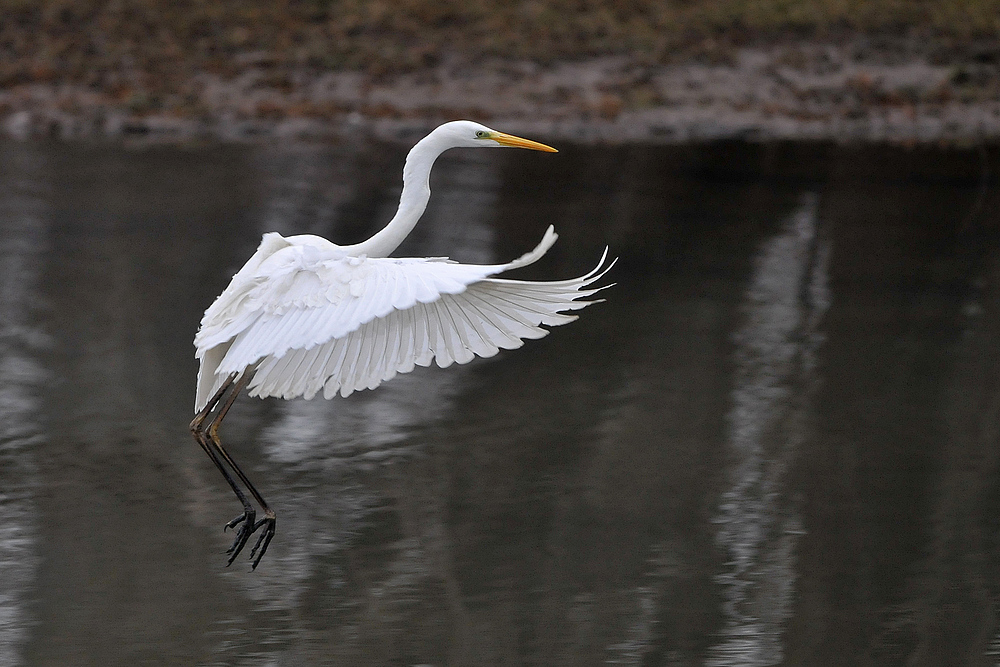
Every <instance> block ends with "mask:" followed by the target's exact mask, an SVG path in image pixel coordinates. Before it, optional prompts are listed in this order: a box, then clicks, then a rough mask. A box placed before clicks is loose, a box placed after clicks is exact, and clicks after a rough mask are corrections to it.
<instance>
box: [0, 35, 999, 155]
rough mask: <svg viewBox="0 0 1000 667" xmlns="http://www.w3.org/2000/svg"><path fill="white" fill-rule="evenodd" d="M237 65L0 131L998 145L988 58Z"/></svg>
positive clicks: (816, 54) (846, 49)
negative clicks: (468, 132)
mask: <svg viewBox="0 0 1000 667" xmlns="http://www.w3.org/2000/svg"><path fill="white" fill-rule="evenodd" d="M255 58H256V59H255ZM240 66H241V68H240V71H239V72H238V73H237V74H235V75H232V76H225V77H224V76H221V75H219V74H213V73H209V72H197V73H194V74H192V76H191V77H190V82H189V84H188V86H187V89H186V91H185V93H184V95H183V96H174V97H172V98H169V97H168V98H157V97H156V96H146V97H144V96H143V95H144V94H143V93H142V91H141V90H140V91H138V92H137V91H132V92H130V94H129V95H128V96H125V97H123V96H122V95H121V94H119V93H116V92H115V91H106V90H100V89H95V88H94V87H87V86H82V85H73V84H67V83H53V82H30V83H25V84H21V85H13V86H8V87H6V88H3V89H0V134H2V135H5V136H7V137H10V138H14V139H37V138H58V139H64V140H89V139H113V140H114V139H121V138H126V139H145V140H153V141H181V142H183V141H190V140H199V139H212V140H223V141H261V140H270V139H282V140H285V139H301V140H338V139H342V138H344V137H348V136H359V135H360V136H367V137H372V138H378V139H382V140H403V141H408V140H410V139H411V138H412V136H414V135H419V134H420V133H422V132H424V131H426V130H427V129H429V128H431V127H433V126H435V125H436V124H438V123H440V122H443V121H445V120H451V119H455V118H470V119H475V120H480V121H482V122H486V123H489V124H491V125H493V126H495V127H498V128H503V129H504V130H507V131H512V132H521V133H525V134H529V135H531V136H538V137H547V138H550V139H554V140H570V141H573V142H575V143H583V144H587V143H612V144H614V143H652V144H663V143H683V142H692V141H713V140H722V139H740V140H747V141H772V140H806V141H834V142H875V143H898V144H929V143H946V144H952V145H967V144H974V143H992V142H996V141H997V140H998V139H1000V95H998V91H1000V76H998V73H997V65H996V63H995V62H990V61H988V60H987V61H985V62H984V61H983V59H978V60H977V59H965V60H964V61H962V62H954V63H948V62H945V63H940V62H932V61H931V60H930V59H928V58H926V57H923V56H921V55H919V54H900V53H896V52H892V51H888V50H883V51H879V50H878V49H874V50H873V49H870V48H869V49H859V48H858V47H857V44H847V45H845V44H819V43H812V42H801V43H783V44H775V45H770V46H755V47H744V48H740V49H736V50H734V51H733V52H732V53H731V54H730V55H729V57H727V58H726V59H725V60H724V61H723V62H706V61H704V60H700V61H699V60H689V61H686V62H677V63H669V64H648V63H643V62H641V61H639V60H637V59H632V58H629V57H627V56H614V57H600V58H590V59H585V60H575V61H567V62H558V63H553V64H549V65H544V66H543V65H539V64H536V63H534V62H531V61H511V60H493V61H486V62H480V63H477V64H468V63H463V62H452V63H448V62H445V63H441V64H438V65H436V66H434V67H433V68H426V69H423V70H418V71H414V72H409V73H404V74H398V75H395V76H391V77H386V76H381V77H379V76H375V75H371V74H366V73H362V72H356V71H315V70H307V69H301V70H297V69H295V68H294V67H293V68H288V67H280V68H278V67H274V66H273V65H272V64H271V63H269V62H268V61H267V58H266V56H264V55H263V54H261V55H259V56H254V55H253V54H250V55H248V56H246V57H244V58H243V60H242V61H241V63H240Z"/></svg>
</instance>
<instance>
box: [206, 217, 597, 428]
mask: <svg viewBox="0 0 1000 667" xmlns="http://www.w3.org/2000/svg"><path fill="white" fill-rule="evenodd" d="M279 238H280V237H279ZM282 240H283V241H288V240H286V239H282ZM555 240H556V234H555V232H554V231H553V230H552V228H551V227H550V228H549V229H548V230H547V231H546V233H545V236H544V237H543V239H542V241H541V243H540V244H539V245H538V247H536V248H535V249H534V250H533V251H532V252H530V253H527V254H526V255H524V256H522V257H521V258H519V259H517V260H515V261H513V262H510V263H508V264H498V265H482V266H481V265H470V264H457V263H453V262H449V261H446V260H442V259H418V258H405V259H395V258H362V257H344V256H343V255H342V254H338V253H337V251H336V250H335V248H336V247H335V246H332V245H331V246H329V247H328V248H327V247H317V246H313V245H295V244H289V245H286V246H285V247H283V248H280V249H277V250H276V251H274V252H273V253H272V254H270V255H269V256H268V257H266V258H264V259H263V260H262V261H259V262H257V264H256V266H255V267H254V268H253V269H252V270H247V268H246V267H245V268H244V269H243V270H241V272H240V273H239V274H237V277H241V274H243V275H242V277H241V281H240V285H241V286H235V283H236V282H237V279H236V278H234V279H233V283H234V284H233V285H230V288H227V290H226V291H225V292H223V294H222V295H221V296H220V297H219V300H218V301H217V304H218V303H219V301H222V300H223V299H224V298H225V299H226V301H225V303H224V304H220V305H219V307H216V304H213V306H212V307H211V308H209V310H208V311H206V313H205V318H204V319H203V320H202V326H201V329H200V330H199V332H198V335H197V336H196V338H195V346H196V348H197V357H198V358H199V359H201V369H200V371H199V377H198V396H197V400H196V410H200V409H201V408H202V407H203V406H204V405H205V403H207V401H208V397H209V396H211V395H212V394H213V393H214V392H215V391H216V390H217V389H218V387H220V386H221V384H222V382H223V381H224V380H225V378H226V377H228V376H229V375H230V374H232V373H239V372H243V371H244V370H245V369H246V368H247V367H249V366H252V365H254V364H257V366H256V371H255V374H254V377H253V378H252V379H251V381H250V385H249V386H250V394H251V395H254V396H279V397H282V398H294V397H296V396H305V397H306V398H312V397H313V396H315V395H316V394H317V393H318V392H319V391H320V390H322V391H323V394H324V396H326V397H327V398H330V397H332V396H334V395H335V394H336V393H337V392H338V391H339V393H340V394H341V395H342V396H348V395H350V394H351V393H352V392H354V391H356V390H358V389H365V388H368V389H374V388H375V387H377V386H378V385H379V384H381V383H382V382H383V381H385V380H388V379H390V378H392V377H393V376H395V375H396V374H397V373H407V372H409V371H411V370H413V368H414V366H417V365H419V366H427V365H429V364H430V363H431V361H432V360H434V359H436V360H437V363H438V365H439V366H441V367H446V366H449V365H451V364H452V363H454V362H458V363H467V362H469V361H471V360H472V359H473V358H474V357H475V356H480V357H489V356H493V355H494V354H496V353H497V352H498V351H499V350H500V349H512V348H516V347H520V346H521V345H522V344H523V342H522V339H525V338H541V337H542V336H544V335H546V334H547V333H548V331H546V330H545V329H542V328H541V327H540V325H549V326H553V325H558V324H565V323H566V322H570V321H572V320H574V319H576V317H575V316H573V315H566V314H564V312H565V311H572V310H577V309H580V308H583V307H584V306H586V305H588V304H589V303H592V302H590V301H577V299H580V298H582V297H586V296H590V295H591V294H593V293H594V292H596V291H597V290H596V289H593V288H591V289H587V288H588V287H589V286H590V285H591V284H592V283H594V282H595V281H596V280H598V279H599V278H600V277H601V276H602V275H604V272H605V271H606V270H607V268H610V266H608V267H607V268H606V269H604V270H603V271H602V270H601V268H602V267H603V265H604V262H605V259H606V256H607V252H605V256H604V257H602V258H601V262H600V264H598V267H597V268H595V269H594V270H593V271H591V272H590V273H588V274H586V275H584V276H581V277H579V278H573V279H570V280H563V281H551V282H529V281H518V280H505V279H501V278H494V277H492V276H495V275H496V274H499V273H502V272H504V271H508V270H510V269H514V268H518V267H521V266H526V265H528V264H531V263H533V262H535V261H537V260H538V259H539V258H540V257H541V256H542V255H544V254H545V252H546V251H547V250H548V249H549V248H550V247H551V246H552V244H553V243H554V242H555ZM262 248H263V244H262ZM331 248H333V249H334V250H331ZM260 252H261V251H258V254H260ZM254 257H257V255H255V256H254ZM251 262H253V258H252V259H251ZM249 264H250V263H249V262H248V266H249ZM244 271H245V272H246V273H244Z"/></svg>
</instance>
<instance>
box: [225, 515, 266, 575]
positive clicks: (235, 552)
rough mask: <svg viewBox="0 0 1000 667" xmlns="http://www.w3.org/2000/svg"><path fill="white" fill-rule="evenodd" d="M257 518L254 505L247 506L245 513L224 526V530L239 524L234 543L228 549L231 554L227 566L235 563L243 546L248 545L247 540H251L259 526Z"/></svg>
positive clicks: (227, 551)
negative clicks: (256, 521)
mask: <svg viewBox="0 0 1000 667" xmlns="http://www.w3.org/2000/svg"><path fill="white" fill-rule="evenodd" d="M256 519H257V512H255V511H254V509H253V508H252V507H247V508H246V509H245V510H243V514H241V515H239V516H238V517H236V518H235V519H233V520H232V521H230V522H229V523H227V524H226V526H225V528H223V531H226V530H229V529H230V528H236V527H237V526H239V528H238V529H237V530H236V538H235V539H234V540H233V545H232V546H231V547H229V548H228V549H227V550H226V553H227V554H229V562H228V563H226V567H229V566H230V565H232V564H233V561H234V560H236V557H237V556H239V555H240V552H241V551H243V547H245V546H246V545H247V540H249V539H250V536H251V535H253V533H254V531H255V530H257V526H258V525H259V524H257V523H254V521H255V520H256ZM261 521H263V519H261ZM255 548H256V547H255Z"/></svg>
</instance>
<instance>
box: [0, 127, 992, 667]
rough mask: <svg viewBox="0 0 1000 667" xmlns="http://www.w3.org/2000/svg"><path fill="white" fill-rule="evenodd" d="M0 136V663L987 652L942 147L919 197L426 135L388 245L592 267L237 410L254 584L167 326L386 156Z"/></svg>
mask: <svg viewBox="0 0 1000 667" xmlns="http://www.w3.org/2000/svg"><path fill="white" fill-rule="evenodd" d="M2 148H3V151H2V152H0V157H2V165H0V180H2V182H3V183H4V188H0V233H2V234H3V238H4V241H5V243H4V246H3V248H2V251H0V290H2V291H0V316H2V317H0V331H2V333H3V336H0V379H2V380H3V383H2V384H0V408H2V410H3V417H4V419H3V420H2V421H0V510H2V512H3V518H4V521H3V523H2V524H0V574H2V575H3V576H0V663H3V664H27V665H36V664H37V665H49V664H92V663H107V664H136V663H143V662H148V663H151V664H152V663H162V662H173V663H176V664H234V665H270V664H288V665H297V664H327V665H387V664H390V665H395V664H398V665H417V664H427V665H431V664H432V665H461V664H537V665H597V664H609V663H610V664H631V665H654V664H656V665H659V664H663V665H700V664H706V663H707V664H716V665H722V664H726V665H730V664H777V663H782V662H784V663H787V664H844V663H850V664H901V663H904V662H907V661H909V662H910V663H912V664H928V665H929V664H941V663H945V662H948V661H949V658H950V657H951V656H954V655H959V654H961V655H963V656H970V657H969V659H968V660H967V662H974V663H975V662H983V661H986V660H992V659H993V657H992V656H993V653H995V646H994V647H993V648H991V642H993V644H994V645H995V644H997V642H996V641H994V640H993V639H992V638H993V637H996V636H997V627H998V624H997V622H996V618H997V616H996V613H995V609H994V606H995V600H997V599H1000V598H998V596H1000V542H998V540H997V539H996V538H995V535H997V534H1000V524H998V522H997V519H996V517H998V516H1000V511H997V509H998V508H1000V481H998V480H1000V472H998V471H1000V457H998V455H997V454H996V452H997V449H996V446H995V444H996V438H997V435H996V434H997V429H996V423H998V419H997V418H996V415H997V405H1000V402H998V401H997V400H996V396H995V394H996V387H997V383H996V382H995V381H994V379H993V378H995V377H997V376H998V373H997V370H998V368H1000V364H998V361H997V360H998V359H1000V345H998V343H997V341H998V340H1000V329H998V326H997V323H998V322H1000V318H998V317H997V313H1000V308H998V306H997V304H998V303H1000V302H998V301H997V293H996V285H997V284H998V282H997V281H998V279H1000V278H998V276H1000V273H998V271H997V268H996V267H997V266H998V264H997V256H998V255H997V252H996V251H995V248H996V247H998V246H997V244H996V236H997V234H996V232H995V229H994V228H995V226H996V225H995V221H993V220H992V219H991V218H989V217H988V216H986V215H985V214H982V215H980V216H979V217H980V219H979V220H978V221H977V222H975V224H973V225H972V226H971V227H970V226H969V224H968V220H967V217H968V216H967V215H966V213H967V211H968V210H970V209H969V204H970V202H974V201H976V200H977V198H980V197H981V198H982V201H983V204H982V206H980V207H979V208H978V210H980V211H983V212H985V211H990V210H995V209H996V206H997V205H1000V202H998V201H996V200H997V197H996V196H995V191H994V190H993V189H992V188H993V184H992V183H990V184H989V187H990V189H989V191H988V192H987V193H986V195H982V196H981V195H980V193H979V191H978V190H976V188H977V187H978V186H979V185H980V184H981V182H982V181H981V180H980V178H979V175H978V173H975V174H971V175H970V174H967V173H966V172H964V171H962V169H961V168H959V167H960V166H961V165H963V164H965V162H963V160H964V159H965V157H963V155H964V154H955V155H951V154H943V155H942V154H937V153H934V154H930V155H929V156H927V157H926V159H927V163H926V164H924V166H923V167H921V169H925V172H924V174H925V175H924V177H923V178H924V180H922V181H920V182H919V184H917V185H914V181H913V180H912V178H911V176H912V174H910V172H907V171H906V169H903V168H902V167H897V168H899V169H902V173H899V172H896V176H892V173H893V172H892V171H891V169H889V167H888V166H887V165H911V166H912V165H913V164H918V163H919V160H920V159H922V158H920V156H919V154H918V153H917V152H906V153H893V152H892V151H889V149H884V151H885V152H879V151H875V152H874V154H872V155H869V156H868V159H859V158H858V156H857V155H856V154H854V153H852V152H851V151H852V149H847V148H836V149H833V148H822V147H812V148H809V149H804V148H795V147H780V146H766V147H756V148H754V147H746V146H729V147H725V146H723V147H713V146H701V147H675V148H664V149H644V148H639V147H632V148H618V149H616V148H609V147H603V148H601V149H600V150H596V149H595V150H591V149H581V148H574V147H567V150H565V151H563V152H562V153H560V154H559V156H558V159H557V160H547V161H542V160H540V159H539V160H531V159H527V158H525V156H524V155H523V154H520V155H512V152H507V153H505V152H501V151H497V152H491V151H481V152H467V153H462V152H457V151H456V152H453V153H454V154H448V155H446V159H445V160H444V161H443V162H442V163H441V165H440V169H438V170H437V171H436V172H435V175H434V177H433V180H432V185H433V187H434V191H435V196H434V198H433V199H432V205H431V208H430V210H429V211H428V217H427V219H426V220H425V221H424V222H423V223H422V224H421V225H420V226H418V228H417V230H416V232H415V234H414V235H413V237H412V238H411V239H409V240H408V241H407V246H406V247H405V248H404V250H403V251H404V252H405V253H407V254H420V255H443V254H448V255H452V256H454V257H455V258H457V259H460V260H464V261H480V262H482V261H485V262H488V261H496V260H500V259H504V258H509V257H513V256H515V255H517V254H518V253H520V252H523V251H524V250H525V249H526V248H529V247H531V245H532V244H533V243H535V242H537V239H538V236H539V234H540V233H541V231H542V230H543V229H544V228H545V226H546V225H547V224H548V223H549V222H553V223H555V224H556V225H557V227H558V230H559V232H560V234H561V238H560V241H559V243H558V244H557V245H556V247H555V248H554V249H553V252H552V253H551V256H548V257H546V258H545V260H544V261H543V262H541V263H539V265H537V266H534V267H531V272H533V273H530V274H526V275H525V276H524V277H531V276H543V277H552V276H563V275H565V276H568V275H575V274H577V273H579V272H580V271H582V270H585V268H587V267H589V266H590V265H591V264H592V263H593V261H594V260H595V259H596V257H597V256H598V255H599V252H600V249H601V248H602V247H603V245H604V244H605V243H608V242H610V243H611V245H612V246H613V248H614V249H615V250H616V252H617V253H618V254H620V255H621V256H622V260H621V262H620V263H619V265H618V266H617V267H616V269H615V276H614V279H615V280H616V282H617V283H618V286H616V287H615V288H614V289H613V290H610V291H609V292H608V293H607V295H606V296H607V297H608V301H607V302H606V303H604V304H601V305H599V306H595V307H592V308H589V309H587V310H586V311H583V313H582V315H583V317H582V319H581V321H580V322H579V323H576V324H573V325H570V326H567V327H561V328H558V329H556V330H554V331H553V333H552V335H551V336H549V337H547V338H545V339H542V340H538V341H532V342H531V343H530V344H528V345H526V346H525V347H524V348H522V349H520V350H517V351H513V352H510V353H503V354H501V355H498V357H496V358H494V359H491V360H481V361H478V362H474V363H473V364H470V365H468V366H463V367H452V368H449V369H444V370H441V369H436V368H429V369H418V370H417V371H415V372H414V373H413V374H411V375H406V376H401V377H399V378H396V379H395V380H393V381H392V382H389V383H387V384H386V385H384V386H383V387H380V388H379V389H378V390H377V391H374V392H359V393H357V394H355V395H352V396H351V397H350V398H348V399H337V400H333V401H324V400H319V399H316V400H313V401H302V400H299V401H291V402H285V401H275V400H266V401H258V400H255V399H254V400H251V399H245V398H244V399H242V400H240V401H238V402H237V404H236V406H235V408H234V410H233V413H232V414H231V415H230V417H229V418H228V419H227V422H226V426H225V428H224V429H223V439H224V440H225V441H226V442H227V443H228V445H229V446H230V448H231V451H232V453H233V454H234V456H235V457H236V458H237V459H238V460H240V461H241V463H242V464H243V466H244V469H246V470H247V471H248V473H249V474H250V476H251V477H252V478H253V479H254V480H255V481H256V482H257V484H258V486H259V487H260V489H261V491H262V492H263V493H264V495H265V497H267V498H268V499H269V500H270V501H271V502H272V503H273V505H274V506H275V507H276V508H277V510H278V512H279V522H278V537H277V538H276V539H275V541H274V542H273V543H272V545H271V551H269V554H268V557H267V559H265V561H264V562H262V564H261V567H260V568H258V570H257V571H256V572H252V573H251V572H250V571H249V567H248V565H247V564H246V562H245V560H244V559H241V560H240V561H238V562H237V563H236V564H234V565H233V566H232V567H230V568H226V567H224V560H225V556H224V555H223V552H224V550H225V548H226V547H227V546H228V545H229V542H230V539H231V536H230V535H227V534H223V532H222V531H221V526H222V525H223V524H224V523H225V522H226V521H228V520H229V519H230V518H232V516H233V514H234V513H235V512H236V510H237V509H238V507H237V504H236V502H235V500H234V499H233V497H232V494H231V492H230V491H229V489H228V488H227V486H226V485H225V483H224V482H222V480H221V479H220V478H219V476H218V474H217V472H216V470H215V469H214V467H213V466H212V465H211V463H210V462H209V461H208V460H207V459H206V457H205V456H204V454H203V453H202V452H201V451H200V449H199V448H198V447H197V446H196V445H195V444H194V443H193V441H192V440H191V438H190V436H189V434H188V433H187V422H188V420H189V419H190V416H191V403H192V393H193V389H194V387H193V385H194V375H195V372H196V366H195V363H194V361H193V359H192V352H193V349H192V345H191V338H192V335H193V332H194V329H195V327H196V326H197V322H198V318H199V317H200V315H201V312H202V311H203V310H204V308H205V307H206V306H207V305H208V303H209V302H210V301H211V299H212V298H213V297H214V296H215V295H216V294H218V292H219V291H220V290H221V289H222V288H223V286H224V285H225V283H226V281H227V280H228V279H229V276H230V275H231V274H232V271H233V270H235V269H236V268H237V267H238V266H239V265H240V264H241V263H242V262H243V261H245V259H246V257H247V256H248V255H249V254H250V253H251V252H252V251H253V249H254V247H255V246H256V244H257V243H258V242H259V238H260V234H261V233H262V232H263V231H267V230H270V229H277V230H279V231H282V232H284V233H297V232H311V233H318V234H323V235H326V236H329V237H333V238H337V239H340V240H343V241H345V242H353V241H357V240H359V239H360V238H363V237H365V236H367V235H369V234H370V233H371V232H372V231H373V230H374V229H375V228H376V227H377V226H379V225H380V224H382V223H384V221H385V220H387V219H388V218H389V217H391V214H392V209H393V207H394V206H395V203H396V198H397V196H398V189H399V169H400V168H401V165H402V159H403V156H404V155H405V150H404V149H402V148H400V147H390V146H366V145H363V144H356V145H354V144H351V145H343V146H281V147H275V146H267V147H233V146H228V147H227V146H197V147H174V148H165V147H137V148H136V147H100V146H79V145H77V146H67V145H17V146H3V147H2ZM548 157H552V156H548ZM966 157H969V162H970V163H971V164H975V165H978V164H980V156H979V155H978V154H972V155H971V156H966ZM949 161H951V162H950V164H951V165H952V166H950V167H949V166H948V164H949ZM810 164H811V165H813V166H814V168H813V171H811V172H808V173H804V172H803V169H805V168H806V167H804V166H803V165H805V166H808V165H810ZM816 165H821V167H816ZM871 165H876V166H877V169H876V168H873V167H871ZM956 165H957V166H956ZM907 168H909V167H907ZM858 169H861V170H865V169H867V170H868V171H866V172H865V173H866V174H867V176H871V178H867V177H866V178H864V179H861V180H856V179H854V173H855V171H856V170H858ZM935 170H938V171H935ZM869 172H870V173H869ZM935 173H947V174H950V176H948V178H938V177H936V176H933V174H935ZM991 173H1000V170H992V171H991ZM845 174H846V176H845ZM927 174H931V176H927ZM875 176H878V178H875ZM893 178H896V180H893ZM831 248H834V249H835V251H831ZM37 304H41V306H40V307H39V306H38V305H37ZM43 445H44V456H43V455H42V451H43V450H42V446H43ZM984 656H985V657H984ZM980 658H982V659H981V660H980Z"/></svg>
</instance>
